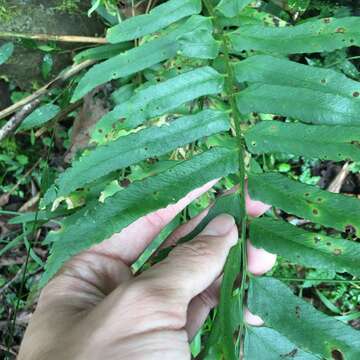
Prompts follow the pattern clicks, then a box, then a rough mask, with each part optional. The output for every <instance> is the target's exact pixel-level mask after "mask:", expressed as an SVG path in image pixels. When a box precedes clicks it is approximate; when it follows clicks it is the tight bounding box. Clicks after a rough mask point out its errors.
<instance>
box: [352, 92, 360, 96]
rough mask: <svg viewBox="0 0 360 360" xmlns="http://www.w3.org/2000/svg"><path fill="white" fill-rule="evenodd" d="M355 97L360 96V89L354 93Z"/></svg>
mask: <svg viewBox="0 0 360 360" xmlns="http://www.w3.org/2000/svg"><path fill="white" fill-rule="evenodd" d="M352 96H353V97H359V96H360V92H359V91H354V92H353V94H352Z"/></svg>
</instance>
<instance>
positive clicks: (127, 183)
mask: <svg viewBox="0 0 360 360" xmlns="http://www.w3.org/2000/svg"><path fill="white" fill-rule="evenodd" d="M130 184H131V181H130V180H129V179H124V180H121V181H120V185H121V186H122V187H124V188H126V187H128V186H129V185H130Z"/></svg>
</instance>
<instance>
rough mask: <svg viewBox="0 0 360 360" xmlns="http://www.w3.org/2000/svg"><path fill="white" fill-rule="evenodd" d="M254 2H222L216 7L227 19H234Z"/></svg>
mask: <svg viewBox="0 0 360 360" xmlns="http://www.w3.org/2000/svg"><path fill="white" fill-rule="evenodd" d="M252 1H253V0H221V1H220V2H219V4H218V5H217V6H216V8H215V9H216V10H218V11H219V12H220V13H221V14H223V15H224V16H226V17H234V16H236V15H239V13H240V12H241V11H242V10H243V9H244V8H245V6H247V5H249V4H250V3H251V2H252Z"/></svg>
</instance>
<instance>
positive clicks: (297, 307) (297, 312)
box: [295, 305, 301, 319]
mask: <svg viewBox="0 0 360 360" xmlns="http://www.w3.org/2000/svg"><path fill="white" fill-rule="evenodd" d="M300 315H301V309H300V306H299V305H296V306H295V316H296V318H297V319H300Z"/></svg>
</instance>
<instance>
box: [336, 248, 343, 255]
mask: <svg viewBox="0 0 360 360" xmlns="http://www.w3.org/2000/svg"><path fill="white" fill-rule="evenodd" d="M341 253H342V250H341V249H335V250H334V255H336V256H338V255H341Z"/></svg>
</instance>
